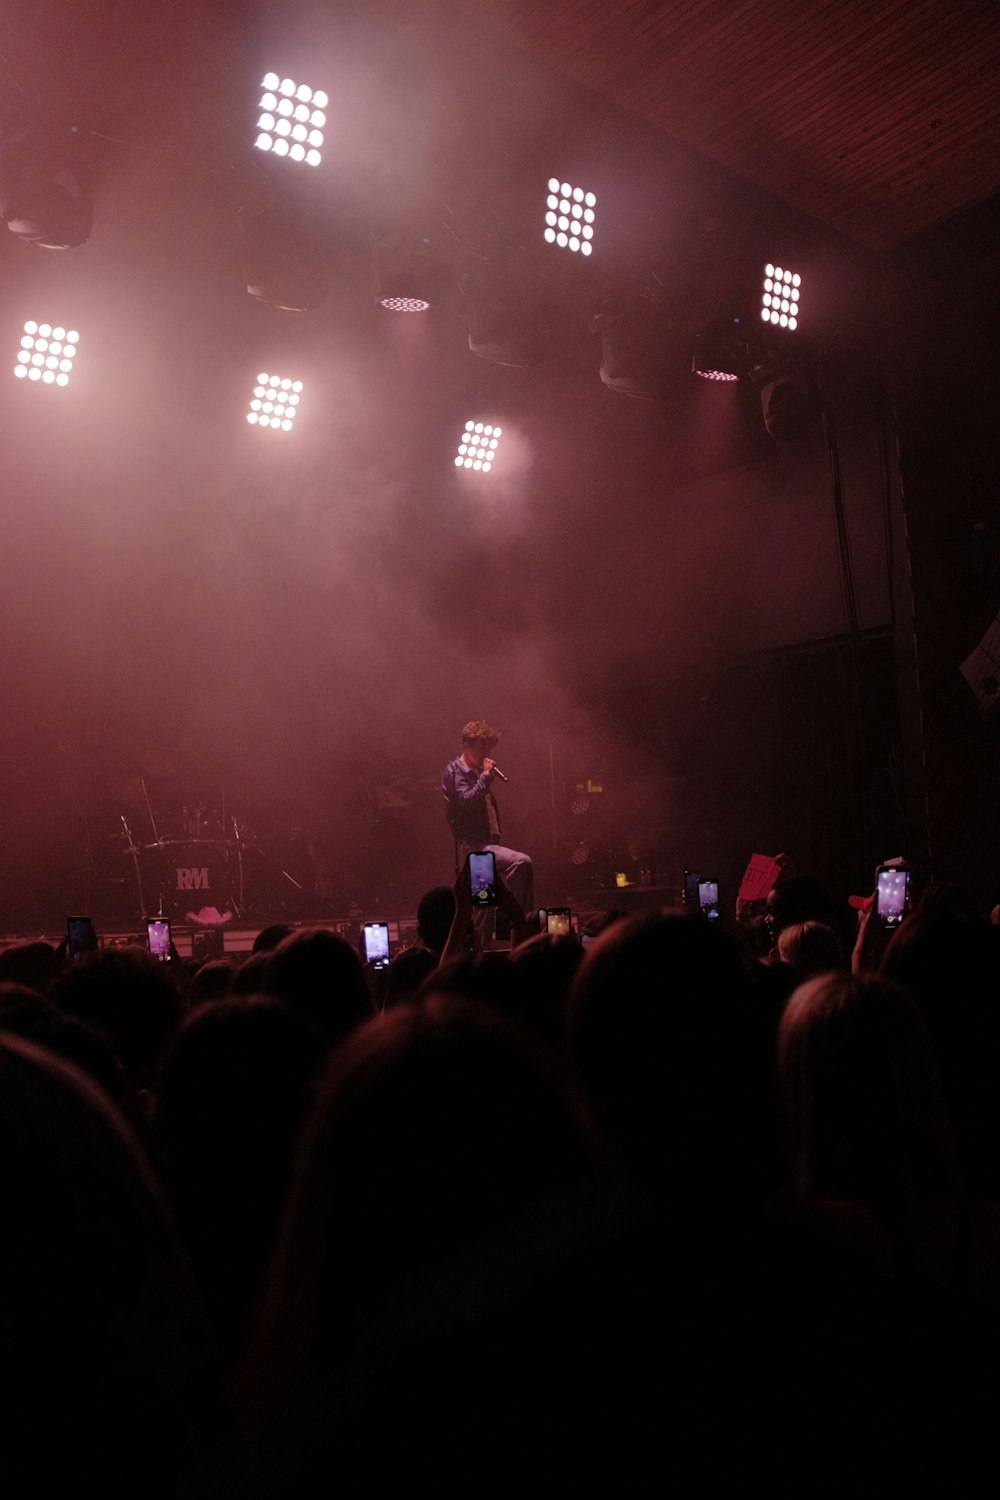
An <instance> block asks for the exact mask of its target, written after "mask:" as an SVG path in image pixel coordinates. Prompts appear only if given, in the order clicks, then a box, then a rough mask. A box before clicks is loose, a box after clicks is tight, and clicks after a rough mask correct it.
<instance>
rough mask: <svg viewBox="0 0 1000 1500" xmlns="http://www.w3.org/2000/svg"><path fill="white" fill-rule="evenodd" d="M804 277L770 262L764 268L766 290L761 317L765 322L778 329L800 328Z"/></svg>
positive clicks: (763, 296)
mask: <svg viewBox="0 0 1000 1500" xmlns="http://www.w3.org/2000/svg"><path fill="white" fill-rule="evenodd" d="M801 285H802V277H801V276H800V275H799V274H798V272H795V273H794V274H793V273H792V272H791V271H788V270H785V268H784V267H782V266H775V265H772V264H771V262H770V261H768V263H767V265H766V266H765V267H764V289H763V292H762V294H761V309H760V316H761V319H762V321H763V322H765V323H771V324H773V325H774V326H775V327H776V328H789V329H792V330H794V329H796V328H797V327H798V326H799V289H800V287H801Z"/></svg>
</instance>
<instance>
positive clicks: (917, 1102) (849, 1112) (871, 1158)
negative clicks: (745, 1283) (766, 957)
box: [778, 974, 957, 1246]
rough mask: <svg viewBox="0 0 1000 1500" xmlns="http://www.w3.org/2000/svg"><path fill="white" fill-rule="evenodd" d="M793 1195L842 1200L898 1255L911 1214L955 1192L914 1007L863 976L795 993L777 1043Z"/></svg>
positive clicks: (941, 1113) (832, 979) (835, 977)
mask: <svg viewBox="0 0 1000 1500" xmlns="http://www.w3.org/2000/svg"><path fill="white" fill-rule="evenodd" d="M778 1073H779V1084H780V1089H781V1095H782V1101H783V1113H784V1118H785V1125H786V1130H787V1140H788V1150H789V1157H790V1163H791V1169H792V1173H793V1179H794V1183H795V1186H796V1188H797V1189H798V1191H799V1192H800V1193H802V1194H805V1195H808V1196H811V1197H819V1198H831V1199H847V1200H849V1201H852V1202H854V1203H858V1204H860V1205H861V1206H862V1207H864V1208H866V1209H868V1211H869V1212H870V1213H871V1214H873V1215H874V1217H875V1219H876V1220H877V1222H878V1223H879V1225H880V1226H881V1228H882V1229H883V1231H884V1232H885V1233H886V1234H887V1235H888V1237H889V1239H890V1241H892V1242H893V1243H894V1244H896V1245H897V1246H899V1245H900V1244H905V1242H906V1240H907V1238H908V1235H909V1233H910V1232H911V1228H912V1225H913V1223H914V1220H915V1215H916V1211H917V1209H918V1206H919V1205H920V1204H921V1203H923V1202H925V1201H926V1200H928V1199H931V1198H935V1197H949V1196H953V1195H954V1194H955V1193H956V1191H957V1169H956V1164H955V1158H954V1147H953V1141H952V1134H951V1125H950V1121H949V1119H948V1116H947V1111H946V1109H945V1104H944V1097H943V1094H942V1090H941V1084H940V1078H939V1075H938V1070H937V1066H936V1063H935V1060H934V1056H933V1053H932V1051H931V1046H930V1042H929V1040H928V1037H927V1033H926V1030H925V1028H924V1025H923V1022H922V1021H921V1018H920V1014H919V1012H918V1010H917V1007H916V1006H915V1004H914V1003H913V1001H912V1000H911V998H910V997H909V995H907V994H906V993H905V991H903V990H902V989H900V988H898V987H897V986H896V985H894V984H890V983H888V982H887V981H886V980H884V979H882V978H878V977H874V976H868V975H852V974H827V975H825V976H823V977H820V978H816V979H811V980H809V981H808V982H807V983H806V984H803V985H800V986H799V988H798V989H797V990H796V991H795V993H794V994H793V995H792V997H791V999H790V1000H789V1002H788V1005H787V1007H786V1009H785V1014H784V1016H783V1017H782V1020H781V1025H780V1028H779V1033H778Z"/></svg>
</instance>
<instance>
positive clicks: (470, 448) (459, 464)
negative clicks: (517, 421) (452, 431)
mask: <svg viewBox="0 0 1000 1500" xmlns="http://www.w3.org/2000/svg"><path fill="white" fill-rule="evenodd" d="M502 431H503V429H502V428H501V427H494V425H493V424H492V422H466V424H465V431H464V432H463V433H462V436H461V438H460V440H459V444H458V453H457V454H456V456H455V468H456V469H475V470H479V471H480V472H482V473H483V474H488V473H489V472H490V470H491V469H492V467H493V464H494V462H495V461H496V456H497V449H498V448H499V446H500V435H501V433H502Z"/></svg>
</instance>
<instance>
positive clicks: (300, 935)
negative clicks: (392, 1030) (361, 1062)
mask: <svg viewBox="0 0 1000 1500" xmlns="http://www.w3.org/2000/svg"><path fill="white" fill-rule="evenodd" d="M264 988H265V991H266V993H267V994H269V995H276V996H277V998H278V999H279V1000H284V1001H285V1002H286V1003H287V1004H288V1005H291V1006H292V1007H293V1008H294V1009H295V1010H297V1011H299V1013H300V1014H301V1015H304V1016H305V1017H306V1019H307V1020H309V1021H311V1022H312V1023H313V1025H314V1026H318V1027H319V1029H320V1031H321V1032H322V1033H323V1035H324V1036H325V1037H326V1039H327V1041H328V1042H329V1043H330V1044H331V1045H334V1046H335V1045H336V1044H337V1043H338V1042H341V1041H342V1040H343V1039H344V1037H345V1036H347V1035H348V1034H349V1033H350V1032H351V1031H353V1030H354V1029H355V1028H356V1027H358V1026H360V1025H362V1023H363V1022H365V1021H367V1020H369V1019H370V1017H371V1016H372V1015H373V1014H374V1004H373V1001H372V997H371V993H370V991H369V989H368V981H367V979H366V977H365V971H364V967H363V966H362V963H361V960H360V958H359V957H358V955H357V954H356V953H355V951H354V949H353V948H352V947H351V945H350V943H348V942H347V941H346V940H345V939H344V938H342V937H340V936H339V934H338V933H335V932H330V931H329V929H328V928H325V927H305V928H302V929H301V930H300V931H299V932H293V933H290V934H289V936H288V937H286V938H282V940H281V942H280V943H279V944H278V946H277V948H275V950H274V952H273V953H272V954H271V955H270V957H269V959H268V962H267V968H266V970H265V972H264Z"/></svg>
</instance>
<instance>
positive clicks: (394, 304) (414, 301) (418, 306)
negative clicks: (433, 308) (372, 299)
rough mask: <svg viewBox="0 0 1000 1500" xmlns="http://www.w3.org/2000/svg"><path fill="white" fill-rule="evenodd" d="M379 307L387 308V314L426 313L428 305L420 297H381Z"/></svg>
mask: <svg viewBox="0 0 1000 1500" xmlns="http://www.w3.org/2000/svg"><path fill="white" fill-rule="evenodd" d="M379 307H384V308H387V309H388V311H389V312H426V311H427V309H428V308H429V307H430V303H429V302H424V301H423V299H422V298H420V297H382V298H380V299H379Z"/></svg>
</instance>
